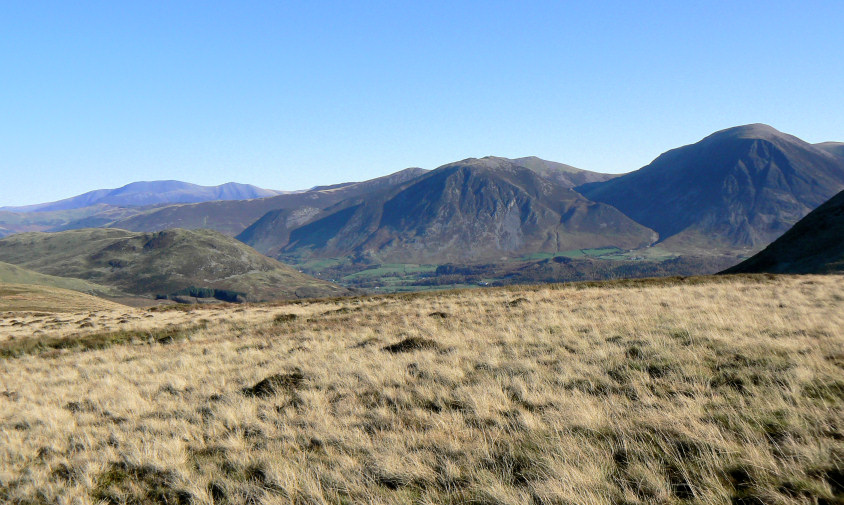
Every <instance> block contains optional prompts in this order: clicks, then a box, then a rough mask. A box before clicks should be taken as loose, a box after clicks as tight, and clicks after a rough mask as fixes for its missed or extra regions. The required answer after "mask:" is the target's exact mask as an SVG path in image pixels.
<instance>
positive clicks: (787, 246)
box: [725, 191, 844, 274]
mask: <svg viewBox="0 0 844 505" xmlns="http://www.w3.org/2000/svg"><path fill="white" fill-rule="evenodd" d="M743 272H771V273H789V274H816V273H833V272H837V273H844V191H842V192H841V193H838V194H837V195H835V196H834V197H832V198H831V199H830V200H829V201H828V202H826V203H825V204H823V205H821V206H820V207H818V208H817V209H815V210H813V211H812V212H810V213H809V214H808V215H807V216H806V217H804V218H803V219H801V220H800V221H798V222H797V224H795V225H794V226H793V227H792V228H791V229H790V230H788V231H787V232H786V233H785V234H784V235H783V236H782V237H780V238H778V239H777V240H775V241H774V242H773V243H772V244H771V245H769V246H768V247H766V248H765V249H764V250H763V251H762V252H760V253H758V254H756V255H755V256H753V257H751V258H749V259H747V260H745V261H743V262H742V263H739V264H738V265H736V266H734V267H732V268H730V269H728V270H726V271H725V273H743Z"/></svg>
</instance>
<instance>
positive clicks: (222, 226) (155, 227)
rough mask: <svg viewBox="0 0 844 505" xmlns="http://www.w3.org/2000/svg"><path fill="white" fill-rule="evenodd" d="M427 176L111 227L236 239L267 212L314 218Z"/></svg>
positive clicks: (168, 213)
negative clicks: (215, 233)
mask: <svg viewBox="0 0 844 505" xmlns="http://www.w3.org/2000/svg"><path fill="white" fill-rule="evenodd" d="M425 172H426V170H423V169H421V168H408V169H405V170H402V171H400V172H396V173H394V174H390V175H386V176H383V177H378V178H376V179H371V180H368V181H363V182H353V183H346V184H339V185H336V186H326V187H322V188H315V189H312V190H308V191H301V192H296V193H288V194H283V195H278V196H274V197H270V198H261V199H256V200H232V201H214V202H204V203H196V204H189V205H171V206H167V207H163V208H159V209H152V210H149V211H146V212H143V213H141V214H138V215H136V216H132V217H129V218H127V219H121V220H117V221H115V222H113V223H111V224H110V225H109V226H112V227H115V228H121V229H125V230H132V231H160V230H166V229H169V228H185V229H200V228H206V229H211V230H215V231H218V232H220V233H223V234H225V235H229V236H235V235H237V234H238V233H241V232H242V231H243V230H245V229H246V228H247V227H248V226H249V225H251V224H252V223H254V222H255V221H256V220H258V219H259V218H260V217H261V216H263V215H265V214H266V213H268V212H271V211H276V210H294V209H298V210H299V213H300V215H309V214H314V213H316V212H318V211H321V210H322V209H324V208H327V207H329V206H331V205H334V204H336V203H338V202H340V201H342V200H344V199H346V198H351V197H356V196H361V195H364V194H367V193H370V192H373V191H379V190H382V189H384V188H389V187H392V186H394V185H396V184H401V183H403V182H405V181H408V180H411V179H414V178H416V177H418V176H420V175H421V174H423V173H425Z"/></svg>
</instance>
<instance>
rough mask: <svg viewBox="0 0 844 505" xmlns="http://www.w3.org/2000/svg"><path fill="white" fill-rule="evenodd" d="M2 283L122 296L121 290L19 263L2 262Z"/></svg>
mask: <svg viewBox="0 0 844 505" xmlns="http://www.w3.org/2000/svg"><path fill="white" fill-rule="evenodd" d="M0 283H4V284H38V285H41V286H46V287H54V288H62V289H70V290H73V291H79V292H82V293H87V294H90V295H95V296H122V295H124V293H121V292H120V291H118V290H116V289H114V288H110V287H106V286H100V285H99V284H94V283H92V282H88V281H84V280H82V279H74V278H71V277H57V276H54V275H45V274H42V273H38V272H35V271H32V270H27V269H26V268H21V267H19V266H17V265H11V264H9V263H3V262H0Z"/></svg>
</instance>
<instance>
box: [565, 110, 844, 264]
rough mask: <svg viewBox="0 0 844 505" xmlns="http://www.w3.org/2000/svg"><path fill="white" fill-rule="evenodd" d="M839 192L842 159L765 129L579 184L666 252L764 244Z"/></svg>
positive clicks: (743, 130)
mask: <svg viewBox="0 0 844 505" xmlns="http://www.w3.org/2000/svg"><path fill="white" fill-rule="evenodd" d="M842 188H844V159H840V158H837V157H836V156H833V155H832V154H830V153H829V152H827V151H825V150H822V149H819V148H817V147H815V146H813V145H811V144H808V143H806V142H803V141H802V140H800V139H798V138H796V137H793V136H791V135H786V134H784V133H781V132H779V131H777V130H775V129H773V128H771V127H770V126H767V125H758V124H757V125H748V126H741V127H736V128H730V129H727V130H723V131H720V132H717V133H714V134H712V135H710V136H708V137H706V138H705V139H703V140H701V141H700V142H698V143H696V144H693V145H689V146H685V147H680V148H678V149H673V150H671V151H668V152H666V153H664V154H662V155H661V156H659V157H658V158H657V159H656V160H654V161H653V162H652V163H651V164H650V165H648V166H646V167H644V168H642V169H640V170H637V171H636V172H632V173H630V174H627V175H624V176H621V177H618V178H616V179H612V180H609V181H606V182H598V183H590V184H586V185H583V186H579V187H578V188H576V189H577V191H579V192H580V193H582V194H583V195H584V196H586V197H587V198H590V199H592V200H596V201H600V202H604V203H607V204H610V205H612V206H614V207H616V208H618V209H619V210H620V211H622V212H624V213H625V214H626V215H628V216H630V217H631V218H633V219H634V220H636V221H637V222H639V223H641V224H643V225H645V226H648V227H650V228H652V229H654V230H656V231H657V232H658V233H659V234H660V241H661V242H663V244H664V246H666V247H675V248H677V249H681V250H682V249H695V248H697V249H699V250H700V249H708V250H712V249H719V248H720V249H736V248H738V249H747V250H753V249H758V248H761V247H762V246H765V245H767V244H768V243H770V242H771V241H772V240H774V239H776V238H777V237H778V236H780V235H781V234H782V233H784V232H785V231H786V230H788V229H789V228H790V227H791V226H792V225H793V224H794V223H796V222H797V221H798V220H799V219H800V218H802V217H803V216H805V215H806V214H808V213H809V211H811V210H812V209H814V208H815V207H817V206H818V205H820V204H821V203H823V202H824V201H826V200H827V199H829V198H830V197H831V196H832V195H834V194H835V193H837V192H838V191H840V190H841V189H842Z"/></svg>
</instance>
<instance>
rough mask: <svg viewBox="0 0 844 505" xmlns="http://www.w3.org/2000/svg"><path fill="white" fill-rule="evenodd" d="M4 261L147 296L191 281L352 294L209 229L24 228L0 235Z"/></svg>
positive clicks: (304, 293) (263, 294) (209, 288)
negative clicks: (42, 230)
mask: <svg viewBox="0 0 844 505" xmlns="http://www.w3.org/2000/svg"><path fill="white" fill-rule="evenodd" d="M0 261H3V262H6V263H11V264H14V265H17V266H20V267H23V268H26V269H29V270H34V271H36V272H40V273H42V274H47V275H54V276H62V277H73V278H77V279H84V280H86V281H90V282H93V283H96V284H100V285H104V286H108V287H112V288H115V289H118V290H120V291H123V292H126V293H131V294H135V295H143V296H164V295H180V294H181V295H186V294H192V295H193V296H196V294H195V293H191V292H190V288H192V287H193V288H199V289H203V290H205V291H204V295H214V296H215V297H217V298H221V299H234V298H235V296H236V295H238V294H240V297H239V298H241V299H246V300H250V301H251V300H270V299H282V298H299V297H324V296H340V295H345V294H348V293H349V292H348V290H346V289H345V288H341V287H339V286H336V285H334V284H331V283H328V282H324V281H321V280H318V279H315V278H313V277H310V276H307V275H304V274H302V273H299V272H298V271H296V270H294V269H292V268H290V267H288V266H286V265H284V264H282V263H279V262H278V261H276V260H273V259H270V258H267V257H265V256H263V255H261V254H259V253H258V252H257V251H255V250H254V249H252V248H250V247H248V246H246V245H244V244H242V243H241V242H238V241H236V240H234V239H232V238H230V237H226V236H225V235H221V234H219V233H217V232H213V231H210V230H196V231H190V230H178V229H176V230H166V231H162V232H157V233H137V232H130V231H126V230H117V229H98V228H97V229H82V230H71V231H64V232H58V233H20V234H17V235H13V236H11V237H7V238H5V239H2V240H0ZM214 290H217V292H216V293H215V292H214ZM206 297H207V296H206Z"/></svg>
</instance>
